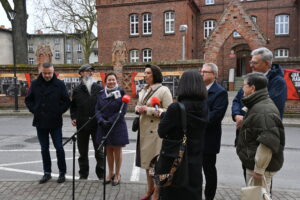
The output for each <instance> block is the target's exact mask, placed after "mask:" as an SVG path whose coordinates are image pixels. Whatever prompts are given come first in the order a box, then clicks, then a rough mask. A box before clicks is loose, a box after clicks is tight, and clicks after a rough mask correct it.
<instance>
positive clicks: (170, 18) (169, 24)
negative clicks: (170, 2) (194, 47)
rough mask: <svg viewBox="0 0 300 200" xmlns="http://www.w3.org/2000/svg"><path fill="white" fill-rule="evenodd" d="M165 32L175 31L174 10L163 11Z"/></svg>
mask: <svg viewBox="0 0 300 200" xmlns="http://www.w3.org/2000/svg"><path fill="white" fill-rule="evenodd" d="M165 33H167V34H170V33H175V12H173V11H169V12H165Z"/></svg>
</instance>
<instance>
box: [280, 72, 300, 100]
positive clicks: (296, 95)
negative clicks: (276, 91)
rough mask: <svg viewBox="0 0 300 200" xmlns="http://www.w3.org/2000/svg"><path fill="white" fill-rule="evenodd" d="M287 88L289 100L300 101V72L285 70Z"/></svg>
mask: <svg viewBox="0 0 300 200" xmlns="http://www.w3.org/2000/svg"><path fill="white" fill-rule="evenodd" d="M284 79H285V81H286V86H287V91H288V95H287V99H300V70H295V69H284Z"/></svg>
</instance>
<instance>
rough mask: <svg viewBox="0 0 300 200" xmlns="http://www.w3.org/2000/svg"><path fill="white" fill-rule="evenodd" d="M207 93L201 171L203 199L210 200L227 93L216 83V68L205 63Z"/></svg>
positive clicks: (215, 178) (212, 64)
mask: <svg viewBox="0 0 300 200" xmlns="http://www.w3.org/2000/svg"><path fill="white" fill-rule="evenodd" d="M200 73H201V75H202V76H203V80H204V83H205V85H206V88H207V91H208V99H207V104H208V118H209V122H208V125H207V127H206V132H205V140H204V141H205V142H204V154H203V171H204V175H205V180H206V184H205V191H204V194H205V199H206V200H212V199H214V197H215V194H216V189H217V168H216V160H217V154H218V153H219V152H220V146H221V136H222V127H221V125H222V124H221V122H222V120H223V118H224V115H225V112H226V110H227V106H228V93H227V91H226V90H225V89H224V88H223V87H222V86H221V85H220V84H218V83H217V82H216V78H217V76H218V67H217V65H215V64H214V63H205V64H204V65H203V67H202V69H201V71H200Z"/></svg>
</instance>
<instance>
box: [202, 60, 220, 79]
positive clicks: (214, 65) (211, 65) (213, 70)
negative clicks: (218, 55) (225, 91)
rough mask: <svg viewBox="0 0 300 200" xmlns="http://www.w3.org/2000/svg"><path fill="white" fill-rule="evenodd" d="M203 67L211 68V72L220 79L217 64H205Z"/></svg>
mask: <svg viewBox="0 0 300 200" xmlns="http://www.w3.org/2000/svg"><path fill="white" fill-rule="evenodd" d="M203 66H208V67H210V69H211V71H212V72H213V73H214V74H215V76H216V78H217V77H218V73H219V68H218V66H217V65H216V64H215V63H204V64H203Z"/></svg>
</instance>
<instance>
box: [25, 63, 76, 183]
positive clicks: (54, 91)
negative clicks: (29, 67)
mask: <svg viewBox="0 0 300 200" xmlns="http://www.w3.org/2000/svg"><path fill="white" fill-rule="evenodd" d="M25 104H26V106H27V107H28V109H29V111H30V112H31V113H33V115H34V118H33V126H35V127H36V129H37V135H38V139H39V142H40V145H41V152H42V158H43V168H44V176H43V177H42V179H41V180H40V181H39V183H40V184H42V183H46V182H47V181H48V180H50V179H51V158H50V153H49V134H50V135H51V138H52V141H53V145H54V147H55V149H56V156H57V164H58V168H59V177H58V179H57V182H58V183H63V182H65V174H66V171H67V167H66V160H65V152H64V148H63V145H62V124H63V123H62V122H63V120H62V114H63V113H64V112H66V111H67V110H68V108H69V106H70V99H69V95H68V93H67V89H66V86H65V84H64V82H62V81H61V80H59V79H57V77H56V75H55V74H54V67H53V65H52V64H51V63H44V64H43V66H42V69H41V73H40V75H39V77H38V78H37V79H36V80H34V81H32V84H31V87H30V89H29V92H28V95H27V96H26V98H25Z"/></svg>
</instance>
